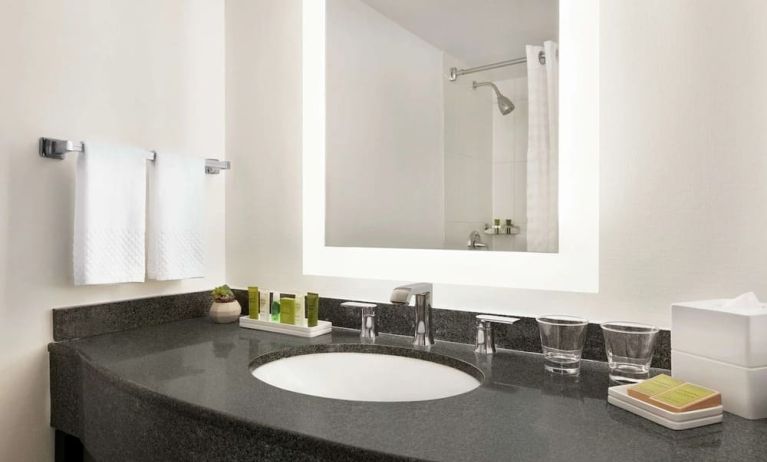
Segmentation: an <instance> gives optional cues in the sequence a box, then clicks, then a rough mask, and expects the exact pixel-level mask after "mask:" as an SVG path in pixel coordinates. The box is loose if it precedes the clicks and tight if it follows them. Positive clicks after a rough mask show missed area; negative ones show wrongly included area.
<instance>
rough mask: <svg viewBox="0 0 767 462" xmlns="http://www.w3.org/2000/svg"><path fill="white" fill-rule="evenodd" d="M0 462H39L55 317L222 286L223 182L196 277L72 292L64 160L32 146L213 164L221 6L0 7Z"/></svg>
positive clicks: (68, 0) (178, 1) (37, 2)
mask: <svg viewBox="0 0 767 462" xmlns="http://www.w3.org/2000/svg"><path fill="white" fill-rule="evenodd" d="M0 11H2V13H0V62H2V63H3V64H2V71H1V72H0V159H1V160H2V167H0V217H2V219H3V221H2V223H0V263H2V264H0V460H3V461H19V462H20V461H50V460H53V456H52V448H53V446H52V431H51V429H50V428H49V426H48V421H49V411H48V408H49V407H48V354H47V351H46V344H47V343H48V342H50V341H51V323H50V319H51V312H50V309H51V308H52V307H55V306H66V305H72V304H85V303H92V302H99V301H107V300H116V299H126V298H137V297H141V296H147V295H154V294H163V293H177V292H187V291H193V290H202V289H206V288H209V287H210V286H211V285H213V284H216V283H220V282H222V281H224V279H225V277H224V274H225V268H224V189H225V185H224V181H225V178H226V175H219V176H209V177H207V184H208V186H207V187H208V191H207V204H206V205H205V206H207V208H208V210H209V215H208V217H209V222H210V225H209V227H208V235H207V240H208V249H207V256H208V260H207V261H208V269H207V274H208V277H207V278H206V279H200V280H190V281H185V282H169V283H156V282H155V283H147V284H120V285H110V286H93V287H73V286H72V282H71V274H72V271H71V245H72V244H71V242H72V226H73V224H72V216H73V209H72V207H73V205H72V197H73V192H74V167H75V159H74V157H72V158H70V159H68V160H66V161H54V160H45V159H41V158H39V157H38V156H37V152H36V149H37V138H38V137H40V136H53V137H61V138H71V139H77V140H80V139H89V138H102V139H106V140H110V141H115V142H122V143H130V144H133V145H137V146H144V147H147V148H156V149H158V150H161V149H163V148H166V149H175V150H179V151H187V152H189V153H190V154H195V155H199V156H208V157H214V156H217V157H223V156H224V151H225V144H224V30H223V28H224V3H223V1H221V0H163V1H161V2H158V1H154V0H123V1H110V2H104V1H102V0H25V1H14V0H7V1H6V0H0Z"/></svg>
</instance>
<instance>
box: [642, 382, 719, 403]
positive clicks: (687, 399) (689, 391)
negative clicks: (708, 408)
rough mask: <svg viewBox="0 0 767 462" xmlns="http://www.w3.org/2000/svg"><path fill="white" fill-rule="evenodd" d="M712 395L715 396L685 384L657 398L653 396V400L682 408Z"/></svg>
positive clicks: (701, 388) (712, 391)
mask: <svg viewBox="0 0 767 462" xmlns="http://www.w3.org/2000/svg"><path fill="white" fill-rule="evenodd" d="M714 395H716V392H715V391H714V390H709V389H708V388H703V387H699V386H697V385H693V384H691V383H685V384H684V385H681V386H678V387H676V388H673V389H671V390H669V391H667V392H665V393H661V394H660V395H658V396H654V397H653V399H655V400H657V401H659V402H661V403H665V404H668V405H670V406H673V407H678V408H683V407H685V406H687V405H690V404H692V403H696V402H698V401H700V400H702V399H704V398H708V397H710V396H714Z"/></svg>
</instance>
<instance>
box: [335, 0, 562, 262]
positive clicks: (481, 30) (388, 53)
mask: <svg viewBox="0 0 767 462" xmlns="http://www.w3.org/2000/svg"><path fill="white" fill-rule="evenodd" d="M558 15H559V5H558V1H557V0H502V1H501V0H418V1H413V0H327V12H326V21H327V24H326V35H327V36H326V101H327V102H326V107H327V109H326V172H325V174H326V210H325V217H326V219H325V243H326V245H327V246H331V247H383V248H409V249H450V250H466V251H489V250H490V251H519V252H524V251H528V252H545V253H552V252H557V251H558V242H559V236H558V117H559V114H558V112H559V111H558V106H559V99H558V94H559V92H558V86H559V72H558V68H559V50H558V45H557V43H558V25H559V18H558Z"/></svg>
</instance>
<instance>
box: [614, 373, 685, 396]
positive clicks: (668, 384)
mask: <svg viewBox="0 0 767 462" xmlns="http://www.w3.org/2000/svg"><path fill="white" fill-rule="evenodd" d="M683 383H684V381H682V380H679V379H675V378H673V377H671V376H668V375H666V374H660V375H656V376H655V377H653V378H651V379H648V380H645V381H644V382H641V383H639V384H637V385H634V386H633V387H630V388H629V389H628V394H629V396H631V397H633V398H636V399H641V400H642V401H648V400H649V399H650V398H652V397H653V396H656V395H659V394H661V393H663V392H666V391H669V390H671V389H672V388H675V387H678V386H679V385H682V384H683Z"/></svg>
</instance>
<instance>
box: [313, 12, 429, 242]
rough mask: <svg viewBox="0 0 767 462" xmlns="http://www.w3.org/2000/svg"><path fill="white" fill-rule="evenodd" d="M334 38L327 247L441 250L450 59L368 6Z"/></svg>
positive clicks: (331, 17)
mask: <svg viewBox="0 0 767 462" xmlns="http://www.w3.org/2000/svg"><path fill="white" fill-rule="evenodd" d="M327 31H328V36H327V58H326V59H327V76H326V79H327V80H326V81H327V100H328V101H329V102H330V104H328V105H327V111H326V112H327V173H326V178H327V184H328V187H327V190H326V194H327V195H326V204H327V205H326V207H327V209H326V216H327V222H326V242H327V244H328V245H331V246H341V247H398V248H416V249H417V248H442V244H443V236H444V213H443V205H442V204H443V186H442V185H443V170H444V158H443V154H442V152H443V149H442V145H443V143H442V113H443V109H442V107H443V98H442V80H443V77H442V74H441V71H442V52H441V51H440V50H439V49H437V48H435V47H434V46H432V45H430V44H428V43H427V42H425V41H424V40H423V39H421V38H419V37H418V36H416V35H414V34H413V33H411V32H409V31H407V30H405V29H403V28H402V27H401V26H399V25H398V24H396V23H395V22H393V21H392V20H390V19H388V18H386V17H385V16H383V15H382V14H381V13H379V12H377V11H376V10H374V9H373V8H371V7H370V6H368V5H367V4H365V3H363V2H361V1H360V0H333V1H331V2H328V5H327Z"/></svg>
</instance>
